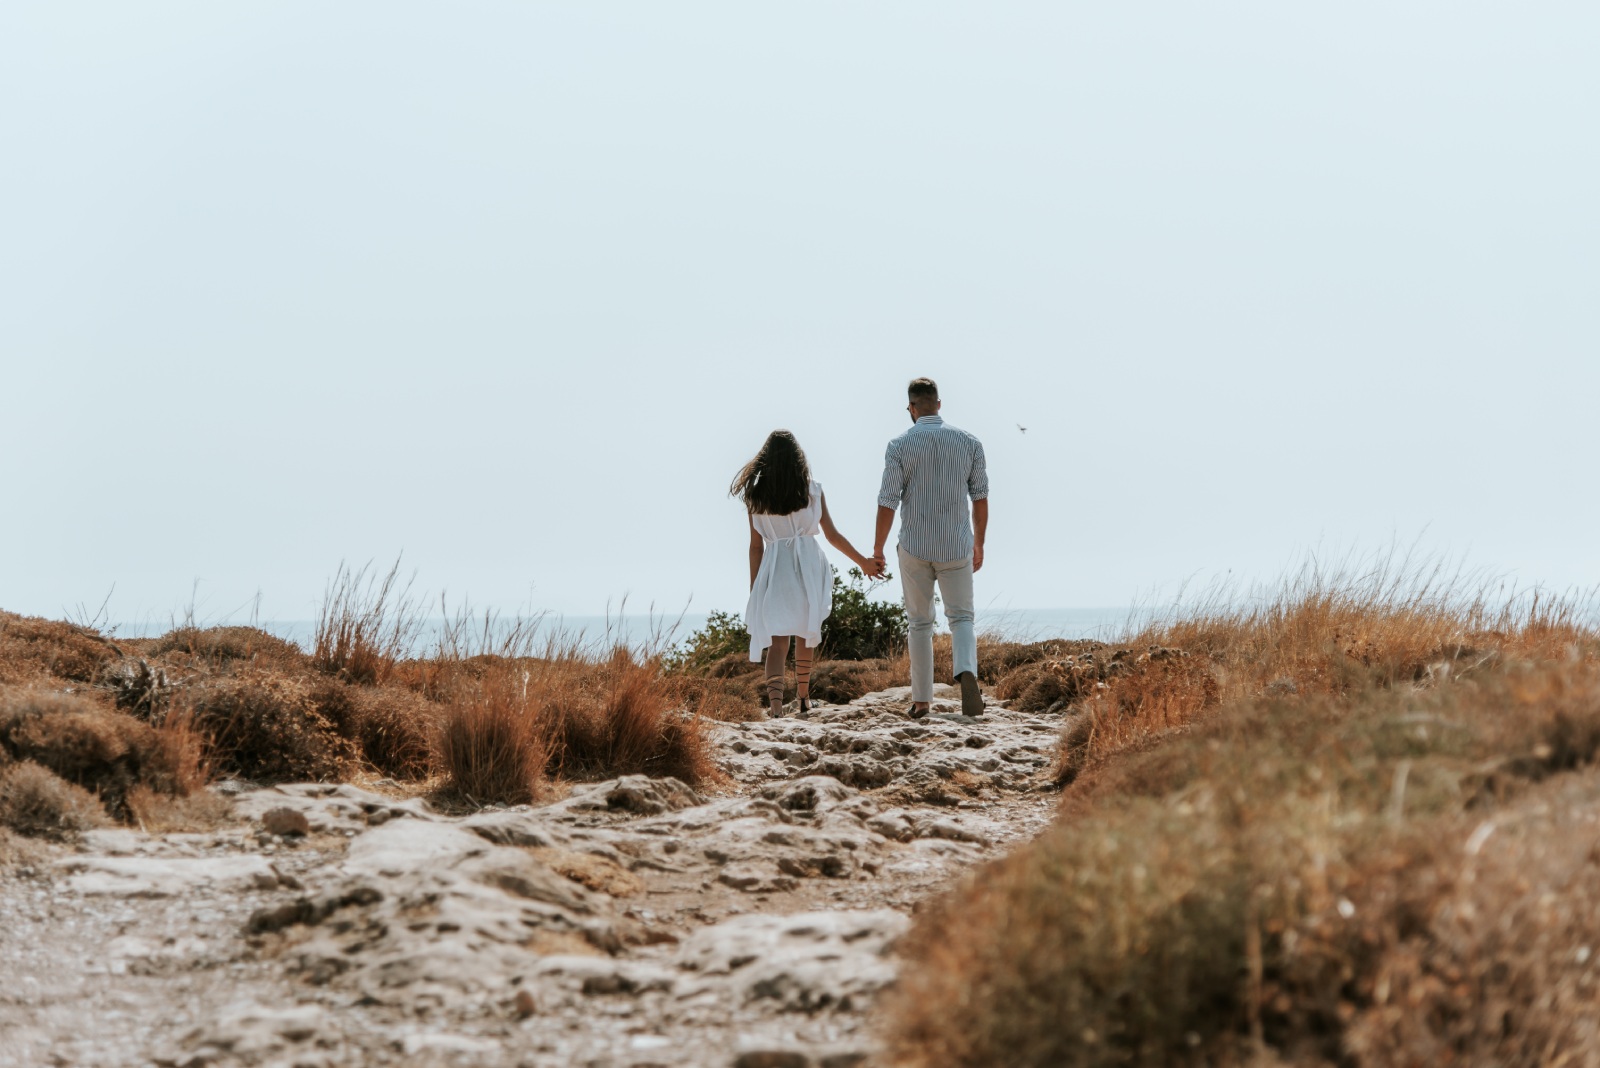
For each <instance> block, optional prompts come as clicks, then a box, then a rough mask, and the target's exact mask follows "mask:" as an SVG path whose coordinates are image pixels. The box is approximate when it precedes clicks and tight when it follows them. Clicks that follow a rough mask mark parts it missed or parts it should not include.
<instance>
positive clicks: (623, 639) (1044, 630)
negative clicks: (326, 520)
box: [111, 608, 1137, 654]
mask: <svg viewBox="0 0 1600 1068" xmlns="http://www.w3.org/2000/svg"><path fill="white" fill-rule="evenodd" d="M1136 615H1137V613H1136V612H1135V610H1134V609H1131V608H1007V609H1000V608H980V609H979V610H978V613H977V616H978V630H979V631H980V632H981V633H986V634H995V635H998V636H1000V637H1003V638H1006V639H1009V640H1012V641H1042V640H1044V639H1046V638H1099V639H1101V640H1109V639H1111V638H1115V637H1116V636H1117V635H1119V634H1120V633H1122V631H1123V630H1124V629H1125V628H1126V626H1127V625H1128V624H1129V622H1130V621H1131V620H1133V619H1135V617H1136ZM708 618H709V617H708V616H707V614H706V613H704V612H685V613H682V614H681V615H645V614H642V613H630V614H628V615H621V616H618V615H612V616H604V615H565V614H558V613H551V614H548V615H545V616H542V617H540V619H539V620H538V624H537V625H538V636H539V638H548V639H552V640H562V641H566V640H575V641H578V642H580V643H582V644H585V645H590V646H594V647H607V646H612V645H616V644H619V643H620V644H624V645H629V646H632V647H635V648H651V649H665V648H669V647H671V646H674V645H677V644H678V643H680V642H682V641H684V640H685V639H687V638H688V637H689V636H690V635H691V634H693V633H694V632H695V631H697V630H699V629H700V628H701V627H704V626H705V625H706V620H707V619H708ZM248 622H249V621H248V620H228V621H219V622H218V623H216V624H207V625H218V626H220V625H226V624H228V623H232V624H235V625H238V624H245V623H248ZM253 625H254V626H258V627H260V628H261V629H262V630H264V631H267V632H268V633H270V634H275V635H277V636H278V637H280V638H284V639H287V640H288V641H292V642H294V643H295V644H296V645H299V646H300V647H301V648H303V649H309V648H310V647H311V643H312V639H313V637H314V636H315V634H316V629H317V625H316V621H315V620H310V619H290V620H276V619H269V620H262V621H257V622H255V623H254V624H253ZM937 628H938V630H939V631H940V632H944V631H947V630H948V628H947V627H946V626H945V621H944V618H943V616H942V615H941V616H940V617H939V619H938V624H937ZM111 629H112V633H114V634H115V635H117V636H119V637H124V638H153V637H156V636H159V635H161V634H165V633H166V632H167V631H169V630H171V629H172V624H171V622H162V623H154V622H142V623H119V624H116V625H115V627H114V628H111ZM443 630H444V621H443V620H442V619H436V620H430V621H428V623H426V624H425V625H424V627H423V629H422V634H421V636H420V638H419V640H418V651H419V652H421V653H424V654H426V653H427V652H428V651H429V650H430V649H432V648H433V647H435V646H436V645H437V644H438V642H439V638H440V636H441V635H442V633H443Z"/></svg>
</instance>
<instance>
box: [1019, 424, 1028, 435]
mask: <svg viewBox="0 0 1600 1068" xmlns="http://www.w3.org/2000/svg"><path fill="white" fill-rule="evenodd" d="M1017 429H1018V430H1020V431H1022V432H1023V433H1024V434H1026V433H1027V432H1028V428H1027V427H1025V426H1023V425H1022V424H1021V423H1018V424H1017Z"/></svg>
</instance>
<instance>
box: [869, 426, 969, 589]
mask: <svg viewBox="0 0 1600 1068" xmlns="http://www.w3.org/2000/svg"><path fill="white" fill-rule="evenodd" d="M988 496H989V472H988V470H987V469H986V468H985V467H984V462H983V443H982V442H981V441H979V440H978V439H977V438H975V437H973V436H972V435H971V434H969V433H967V432H966V431H965V430H958V429H956V428H955V427H953V426H950V425H949V424H947V423H946V422H945V421H944V420H943V419H941V418H940V417H939V416H937V415H924V416H923V417H922V418H920V419H918V420H917V421H916V424H915V425H914V426H912V428H911V429H910V430H907V431H906V432H905V433H904V434H901V435H900V436H899V437H897V438H895V439H894V440H893V441H891V442H889V448H888V451H887V452H886V453H885V454H884V457H883V486H882V487H881V488H880V489H879V490H878V503H879V504H881V505H882V506H883V507H885V508H896V507H898V508H900V548H902V549H904V550H905V551H906V552H908V553H910V554H911V555H912V556H915V557H917V558H918V559H919V560H931V561H933V562H935V563H943V562H945V561H947V560H965V559H967V558H968V557H970V556H971V555H972V515H971V509H970V508H969V507H968V505H967V502H968V501H969V500H972V501H981V500H983V499H984V498H986V497H988Z"/></svg>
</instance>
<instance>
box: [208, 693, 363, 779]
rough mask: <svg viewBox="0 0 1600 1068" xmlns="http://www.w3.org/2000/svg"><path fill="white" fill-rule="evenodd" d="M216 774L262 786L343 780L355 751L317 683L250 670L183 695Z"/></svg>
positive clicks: (351, 763)
mask: <svg viewBox="0 0 1600 1068" xmlns="http://www.w3.org/2000/svg"><path fill="white" fill-rule="evenodd" d="M183 710H184V713H185V714H186V715H187V716H188V717H190V718H191V721H192V723H193V725H194V726H195V727H196V728H197V729H198V730H200V731H201V732H202V733H203V734H204V735H205V736H206V737H207V739H208V741H209V745H208V749H207V755H208V758H209V759H210V760H211V762H212V763H213V764H214V766H215V767H216V769H217V770H218V771H221V772H227V773H229V774H233V775H239V776H242V777H244V778H246V779H253V780H255V781H258V782H287V781H305V780H315V781H330V780H339V779H343V778H345V777H346V776H347V775H348V773H349V771H350V769H351V767H352V766H353V763H354V759H355V747H354V746H353V745H352V744H351V742H350V741H349V740H348V739H346V738H345V737H344V736H343V735H341V734H340V733H339V731H338V729H337V728H336V727H335V725H334V724H333V723H331V722H329V720H328V718H327V717H326V716H324V715H323V714H322V711H321V710H320V709H319V708H318V706H317V702H316V688H315V686H314V685H313V684H312V682H311V681H308V680H305V679H297V678H294V677H291V676H287V675H281V674H278V673H277V672H274V671H270V670H266V669H261V668H250V669H247V670H245V671H243V672H241V673H240V674H238V675H231V676H219V677H216V678H209V679H205V680H203V681H201V682H198V683H196V684H195V685H193V686H191V687H190V688H188V689H187V690H186V691H185V693H184V695H183Z"/></svg>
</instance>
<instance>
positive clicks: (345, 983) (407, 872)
mask: <svg viewBox="0 0 1600 1068" xmlns="http://www.w3.org/2000/svg"><path fill="white" fill-rule="evenodd" d="M939 696H940V703H939V705H938V706H936V709H935V715H934V716H932V717H930V718H929V719H927V720H924V721H922V722H921V723H913V722H911V721H910V720H908V719H906V718H905V715H904V709H905V706H906V703H907V701H906V694H905V692H904V691H903V690H901V691H888V692H885V693H882V694H873V695H869V696H868V697H865V698H862V699H861V700H859V701H856V702H853V703H852V704H850V705H846V706H822V707H821V708H819V709H817V710H814V711H813V713H812V714H811V715H810V716H809V717H808V718H805V719H800V718H784V719H779V720H768V721H763V722H757V723H750V724H740V725H728V726H719V727H718V728H717V729H716V743H717V745H718V748H719V753H720V759H721V763H722V764H723V766H724V768H725V770H726V771H727V772H728V774H729V776H730V780H731V784H730V785H729V786H728V787H726V788H724V789H721V790H720V791H717V792H711V793H700V792H696V791H694V790H691V789H689V788H688V787H686V786H684V785H683V784H681V783H678V782H676V781H675V780H671V779H650V778H646V777H644V776H629V777H625V778H623V779H618V780H612V781H609V782H603V783H592V784H581V785H578V786H575V787H573V788H572V789H571V790H570V792H569V793H568V794H567V795H566V796H565V797H562V798H561V799H559V800H557V801H554V802H552V803H549V804H545V805H539V806H523V807H518V808H507V809H489V810H485V811H483V812H479V813H475V814H473V815H470V816H465V817H455V816H447V815H445V814H442V813H440V812H438V811H435V810H434V809H432V808H431V807H430V806H428V804H427V803H426V802H425V801H424V800H422V799H420V798H405V797H404V796H403V794H402V792H401V791H399V790H387V789H385V788H383V786H382V785H381V784H380V785H379V787H377V788H374V789H359V788H356V787H353V786H349V785H339V786H335V785H328V784H293V785H288V786H279V787H272V788H253V787H250V786H249V784H238V783H225V784H221V789H223V790H224V791H226V792H228V794H229V796H230V797H231V798H232V800H233V808H234V815H235V820H234V822H232V823H230V824H228V825H226V826H224V827H222V828H220V829H218V830H216V831H214V832H211V833H205V834H168V835H146V834H143V833H140V832H138V831H133V830H127V829H116V830H108V831H96V832H92V833H91V834H90V835H88V836H87V837H86V838H85V840H84V841H83V842H82V843H81V844H80V845H79V846H77V847H76V848H70V849H69V848H57V849H55V850H53V851H51V852H50V853H49V854H48V855H46V856H43V857H41V858H40V859H38V860H37V861H35V862H33V863H31V864H28V865H23V866H14V867H13V868H12V869H10V870H8V871H5V872H4V873H3V874H0V960H3V964H4V979H3V982H0V1065H74V1066H78V1065H95V1066H122V1065H161V1066H180V1065H181V1066H200V1065H278V1066H291V1065H304V1066H330V1065H369V1064H396V1065H399V1064H404V1065H436V1064H437V1065H483V1066H502V1065H504V1066H513V1065H515V1066H546V1065H549V1066H556V1065H592V1066H597V1068H598V1066H615V1068H644V1066H648V1065H732V1066H739V1068H762V1066H778V1068H786V1066H797V1068H804V1066H811V1065H814V1066H828V1068H844V1066H846V1065H854V1064H869V1063H871V1061H872V1056H873V1050H874V1038H873V1036H874V1025H875V1021H874V1016H873V1007H874V1004H875V1002H876V1000H877V996H878V994H879V993H880V992H881V991H882V990H883V989H884V988H885V987H886V986H888V985H889V984H891V983H892V982H893V981H894V978H895V974H896V969H897V967H898V961H897V958H896V957H895V953H894V947H895V943H896V940H897V939H898V938H899V936H900V935H901V934H903V932H904V931H905V929H906V927H907V926H908V924H909V920H908V917H909V915H910V913H911V912H912V911H913V910H914V909H915V908H916V907H917V904H918V902H920V901H922V900H924V899H926V898H927V897H928V896H929V895H932V894H936V893H938V892H939V891H940V889H941V888H942V887H944V886H946V885H948V884H949V882H950V881H951V880H952V879H954V878H956V877H958V876H959V875H960V874H961V873H962V872H964V871H966V870H969V869H970V868H971V867H972V866H973V865H975V864H978V863H980V862H982V861H983V860H985V859H988V858H990V857H993V856H995V855H998V854H999V853H1000V852H1003V851H1004V850H1006V849H1007V848H1008V847H1010V846H1011V845H1013V844H1015V843H1016V842H1018V841H1020V840H1023V839H1026V838H1028V837H1031V836H1032V835H1034V834H1036V833H1038V831H1039V830H1040V829H1042V828H1043V827H1044V825H1045V824H1046V823H1047V822H1048V820H1049V818H1050V816H1051V814H1052V812H1053V810H1054V795H1053V794H1051V793H1049V792H1047V791H1043V790H1041V789H1040V784H1041V773H1042V771H1043V770H1044V768H1045V767H1046V765H1047V764H1048V761H1049V759H1050V755H1051V750H1052V747H1053V744H1054V740H1055V734H1056V729H1057V727H1058V721H1057V720H1056V719H1055V718H1054V717H1048V716H1033V715H1025V714H1022V713H1015V712H1010V711H1007V710H1005V709H1002V708H999V707H997V706H991V708H990V709H989V712H988V714H987V715H985V716H984V717H983V718H981V719H976V720H974V719H968V718H966V717H962V716H960V715H957V714H955V710H954V707H953V704H952V703H951V701H950V700H949V699H950V697H951V696H952V695H951V694H950V693H949V692H948V691H941V694H940V695H939ZM269 826H270V827H272V828H274V829H276V830H285V831H289V832H290V833H285V834H278V833H271V832H270V831H269V830H268V829H267V828H268V827H269ZM296 831H299V832H304V833H293V832H296Z"/></svg>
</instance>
